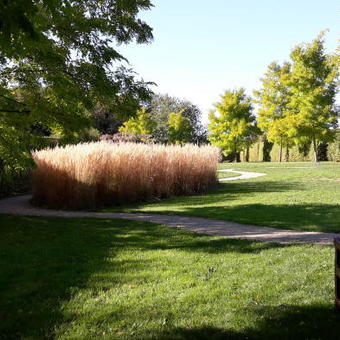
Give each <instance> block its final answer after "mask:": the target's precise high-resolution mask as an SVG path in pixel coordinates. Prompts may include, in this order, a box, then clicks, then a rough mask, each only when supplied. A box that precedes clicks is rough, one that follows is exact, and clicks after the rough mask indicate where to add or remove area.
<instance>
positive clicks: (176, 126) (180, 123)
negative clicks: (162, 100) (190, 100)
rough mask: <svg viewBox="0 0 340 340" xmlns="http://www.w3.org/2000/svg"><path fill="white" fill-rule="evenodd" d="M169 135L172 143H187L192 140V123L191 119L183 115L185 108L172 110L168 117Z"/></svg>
mask: <svg viewBox="0 0 340 340" xmlns="http://www.w3.org/2000/svg"><path fill="white" fill-rule="evenodd" d="M168 128H169V136H168V141H169V142H170V143H171V144H181V145H182V144H185V143H188V142H190V136H191V130H192V128H191V125H190V120H189V118H187V117H184V116H183V110H182V111H179V112H177V113H176V112H171V113H170V114H169V119H168Z"/></svg>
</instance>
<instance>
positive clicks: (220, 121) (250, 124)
mask: <svg viewBox="0 0 340 340" xmlns="http://www.w3.org/2000/svg"><path fill="white" fill-rule="evenodd" d="M215 107H216V110H213V111H211V112H210V115H209V124H208V129H209V137H208V138H209V140H210V142H211V143H212V144H213V145H216V146H218V147H220V148H221V149H222V151H223V153H224V155H228V154H231V153H234V154H235V157H236V153H237V152H240V151H243V150H244V149H245V148H246V147H248V146H250V145H251V144H252V143H253V142H254V141H255V138H254V137H255V136H256V134H257V133H258V129H257V127H256V126H255V116H254V115H253V113H252V111H253V107H252V103H251V98H250V97H248V96H247V95H246V93H245V90H244V89H243V88H241V89H239V90H234V91H226V92H225V93H224V94H223V95H222V96H221V101H220V102H219V103H217V104H215Z"/></svg>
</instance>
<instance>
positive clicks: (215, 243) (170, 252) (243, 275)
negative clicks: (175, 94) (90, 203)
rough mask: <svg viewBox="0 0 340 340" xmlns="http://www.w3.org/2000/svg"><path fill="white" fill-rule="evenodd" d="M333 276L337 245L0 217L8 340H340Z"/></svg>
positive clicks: (1, 332)
mask: <svg viewBox="0 0 340 340" xmlns="http://www.w3.org/2000/svg"><path fill="white" fill-rule="evenodd" d="M273 173H274V171H273ZM291 175H292V176H293V175H294V173H291ZM274 178H275V177H274ZM299 178H300V177H299ZM333 270H334V259H333V249H332V248H331V247H320V246H306V245H299V246H297V245H295V246H279V245H274V244H261V243H253V242H248V241H240V240H226V239H223V238H221V237H210V236H201V235H197V234H192V233H189V232H185V231H180V230H176V229H171V228H167V227H164V226H158V225H152V224H148V223H138V222H128V221H120V220H113V221H112V220H95V219H58V218H54V219H52V218H32V217H5V216H0V273H1V275H0V338H1V339H4V340H11V339H34V340H35V339H65V340H66V339H67V340H69V339H79V340H83V339H226V338H227V339H274V338H275V339H327V340H329V339H339V324H340V313H336V312H335V311H334V309H333V296H334V291H333V285H334V282H333Z"/></svg>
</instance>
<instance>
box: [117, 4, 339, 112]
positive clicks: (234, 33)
mask: <svg viewBox="0 0 340 340" xmlns="http://www.w3.org/2000/svg"><path fill="white" fill-rule="evenodd" d="M152 2H153V4H154V8H153V9H152V10H151V11H148V12H143V13H141V15H140V17H141V18H142V19H143V20H145V21H146V22H147V23H148V24H149V25H150V26H151V27H153V29H154V41H153V43H152V44H149V45H136V44H130V45H127V46H120V47H119V51H120V52H121V53H122V54H123V55H124V56H125V57H127V58H128V59H129V61H130V64H131V66H132V67H133V68H134V70H135V71H137V72H138V73H139V74H140V75H141V76H142V77H143V78H144V80H148V81H154V82H156V83H157V84H158V87H156V88H154V91H155V92H160V93H168V94H170V95H172V96H176V97H180V98H186V99H188V100H190V101H192V102H193V103H195V104H196V105H198V106H199V107H200V108H201V109H202V111H203V113H204V115H205V117H206V114H207V112H208V110H209V109H211V108H212V107H213V103H215V102H216V101H218V99H219V95H220V94H222V93H223V91H224V90H226V89H234V88H238V87H241V86H242V87H245V88H246V90H247V92H248V93H249V94H252V91H253V89H255V88H258V87H259V85H260V83H259V78H260V77H261V76H262V75H263V73H264V72H265V71H266V67H267V65H268V64H269V63H270V62H272V61H274V60H276V61H279V62H282V61H283V60H286V59H288V57H289V53H290V50H291V49H292V48H293V47H294V46H295V45H296V44H298V43H301V42H308V41H310V40H312V39H313V38H314V37H316V36H317V34H318V33H319V32H320V31H321V30H323V29H329V30H330V31H329V32H328V34H327V35H326V47H327V51H329V52H330V51H334V50H335V48H336V46H337V44H338V39H339V38H340V1H339V0H323V1H322V0H284V1H279V0H257V1H255V0H210V1H209V0H153V1H152Z"/></svg>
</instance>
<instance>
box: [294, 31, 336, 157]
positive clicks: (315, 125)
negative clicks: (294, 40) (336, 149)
mask: <svg viewBox="0 0 340 340" xmlns="http://www.w3.org/2000/svg"><path fill="white" fill-rule="evenodd" d="M290 56H291V59H292V72H291V77H290V88H291V96H290V101H289V106H290V109H291V116H290V124H289V132H288V133H289V134H290V135H291V136H292V137H293V138H294V139H295V141H296V142H297V143H298V144H300V145H303V144H307V143H311V144H312V147H313V151H314V159H315V161H316V162H317V161H318V152H317V150H318V147H319V145H320V144H321V143H323V142H331V141H333V140H334V138H335V127H336V126H337V110H336V107H335V96H336V93H337V90H338V87H337V84H338V82H337V78H338V75H339V68H338V67H337V65H336V63H335V62H334V58H333V57H332V56H331V55H328V54H326V53H325V51H324V34H323V33H321V34H320V35H319V36H318V37H317V38H316V39H315V40H314V41H312V42H311V43H309V44H302V45H298V46H297V47H295V48H294V49H293V51H292V52H291V55H290Z"/></svg>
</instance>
